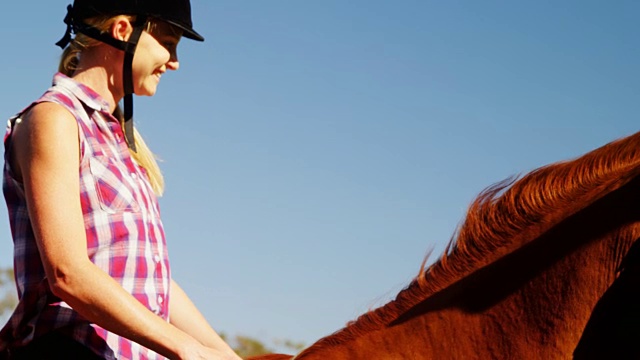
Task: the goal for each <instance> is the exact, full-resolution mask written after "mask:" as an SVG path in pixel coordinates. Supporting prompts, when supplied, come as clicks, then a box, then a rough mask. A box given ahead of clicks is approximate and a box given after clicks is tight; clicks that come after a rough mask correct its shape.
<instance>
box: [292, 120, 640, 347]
mask: <svg viewBox="0 0 640 360" xmlns="http://www.w3.org/2000/svg"><path fill="white" fill-rule="evenodd" d="M638 174H640V132H638V133H635V134H633V135H631V136H628V137H625V138H621V139H618V140H616V141H613V142H611V143H609V144H606V145H604V146H602V147H600V148H597V149H595V150H592V151H590V152H588V153H586V154H584V155H582V156H580V157H578V158H575V159H573V160H568V161H562V162H557V163H553V164H550V165H546V166H543V167H540V168H537V169H535V170H533V171H531V172H529V173H528V174H526V175H524V176H522V177H521V178H518V177H517V176H515V177H510V178H507V179H506V180H503V181H501V182H498V183H496V184H494V185H492V186H490V187H488V188H486V189H485V190H483V191H482V192H481V193H480V194H479V195H478V197H477V198H476V199H475V200H474V201H473V202H472V203H471V205H470V206H469V209H468V211H467V215H466V217H465V219H464V221H463V222H462V223H461V225H460V226H459V227H458V229H457V230H456V231H455V232H454V234H453V236H452V237H451V239H450V241H449V244H448V245H447V247H446V250H445V252H444V254H443V255H442V256H441V257H440V258H439V259H438V260H437V261H435V262H434V263H433V264H432V265H431V266H429V267H428V268H426V269H425V262H426V259H425V261H424V262H423V264H422V266H421V268H420V273H419V274H418V276H417V277H416V278H415V279H414V280H413V281H412V282H411V283H410V284H409V285H408V286H407V287H406V288H405V289H404V290H402V291H400V293H399V294H398V295H397V296H396V298H395V299H394V300H392V301H390V302H389V303H387V304H386V305H384V306H382V307H380V308H377V309H374V310H372V311H369V312H367V313H365V314H363V315H361V316H360V317H358V318H357V319H356V320H355V321H352V322H350V323H349V324H347V326H346V327H344V328H343V329H341V330H338V331H337V332H335V333H333V334H332V335H329V336H327V337H325V338H322V339H320V340H318V341H317V342H316V343H315V344H313V345H311V346H310V347H309V348H307V349H306V350H304V351H303V352H301V353H300V354H299V355H298V356H299V357H302V356H303V355H305V354H307V353H310V352H314V351H316V350H318V349H319V348H323V347H330V346H335V345H339V344H342V343H344V342H346V341H349V340H351V339H354V338H356V337H358V336H361V335H363V334H365V333H368V332H371V331H374V330H378V329H381V328H383V327H385V326H387V325H388V324H390V323H391V322H393V321H394V320H396V319H397V318H398V317H399V316H400V315H402V314H403V313H405V312H406V311H408V310H409V309H411V308H412V307H413V306H415V305H417V304H418V303H420V302H421V301H423V300H425V299H426V298H427V297H429V296H431V295H433V294H435V293H436V292H438V291H440V290H443V289H445V288H446V287H448V286H450V285H452V284H453V283H455V282H456V281H458V280H460V279H462V278H463V277H465V276H467V275H469V274H471V273H472V272H473V271H476V270H478V269H480V268H482V267H483V266H485V265H488V264H490V263H491V262H494V261H496V260H497V259H498V258H500V257H502V256H504V255H507V254H508V253H510V252H512V251H513V250H515V249H517V248H518V247H520V246H522V245H524V244H526V243H528V242H531V241H533V240H535V239H536V238H538V237H540V236H541V235H543V234H544V233H545V232H546V231H548V230H549V229H551V228H552V227H553V226H555V225H557V224H558V223H560V222H561V221H563V220H564V219H567V218H568V217H569V216H571V215H573V214H575V213H577V212H578V211H580V210H582V209H584V208H586V207H588V206H589V205H590V204H592V203H593V202H594V201H596V200H598V199H600V198H602V197H604V196H605V195H607V194H609V193H611V192H612V191H614V190H616V189H618V188H620V187H621V186H623V185H624V184H626V183H628V182H629V181H630V180H631V179H633V178H634V177H635V176H637V175H638Z"/></svg>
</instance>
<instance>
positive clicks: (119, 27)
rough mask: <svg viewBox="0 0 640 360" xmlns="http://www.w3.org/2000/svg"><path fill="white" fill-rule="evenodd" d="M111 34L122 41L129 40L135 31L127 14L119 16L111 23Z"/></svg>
mask: <svg viewBox="0 0 640 360" xmlns="http://www.w3.org/2000/svg"><path fill="white" fill-rule="evenodd" d="M110 31H111V36H113V38H114V39H118V40H121V41H127V40H129V36H131V33H132V32H133V25H131V22H130V21H129V18H127V17H126V16H122V15H121V16H117V17H116V18H115V19H114V22H113V24H112V25H111V29H110Z"/></svg>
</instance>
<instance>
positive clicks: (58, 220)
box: [0, 0, 239, 359]
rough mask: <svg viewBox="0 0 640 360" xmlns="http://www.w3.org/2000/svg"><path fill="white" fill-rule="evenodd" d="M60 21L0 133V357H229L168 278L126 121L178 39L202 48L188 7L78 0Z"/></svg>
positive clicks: (150, 194)
mask: <svg viewBox="0 0 640 360" xmlns="http://www.w3.org/2000/svg"><path fill="white" fill-rule="evenodd" d="M65 23H66V24H67V32H66V34H65V36H64V38H63V39H62V40H60V41H59V42H58V45H60V46H61V47H63V48H64V49H65V50H64V53H63V56H62V60H61V64H60V72H59V73H58V74H56V75H55V77H54V84H53V87H51V88H50V89H49V90H48V91H47V92H46V93H45V94H44V95H43V96H42V97H41V98H40V99H38V100H36V101H35V102H34V103H33V104H31V105H30V106H28V107H27V108H26V109H25V110H23V111H22V112H20V113H19V114H18V115H17V116H16V117H14V118H12V119H11V120H10V126H9V127H8V130H7V134H6V136H5V168H4V184H3V190H4V194H5V199H6V202H7V207H8V210H9V217H10V224H11V230H12V236H13V240H14V268H15V274H16V283H17V286H18V295H19V298H20V301H19V304H18V306H17V308H16V310H15V312H14V314H13V315H12V317H11V318H10V320H9V322H8V323H7V325H6V326H5V328H4V329H2V331H1V332H0V354H2V355H0V358H2V357H4V358H9V359H161V358H164V357H167V358H172V359H174V358H175V359H239V357H238V356H237V355H236V354H235V353H234V352H233V351H232V350H231V349H230V347H229V346H228V345H227V344H226V343H225V342H224V341H223V340H222V339H221V338H220V337H219V336H218V335H217V334H216V332H215V331H214V330H213V329H212V328H211V327H210V326H209V324H208V323H207V322H206V320H205V319H204V317H203V316H202V315H201V313H200V312H199V311H198V310H197V309H196V307H195V306H194V305H193V303H192V302H191V301H190V300H189V298H188V297H187V295H186V294H185V293H184V292H183V291H182V289H181V288H180V287H179V286H178V285H177V284H176V283H175V281H173V280H172V279H171V273H170V267H169V262H168V256H167V250H166V244H165V239H164V232H163V228H162V223H161V221H160V217H159V210H158V204H157V199H156V195H160V194H161V193H162V190H163V181H162V176H161V174H160V172H159V170H158V167H157V164H156V162H155V160H154V156H153V154H152V153H151V152H150V151H149V149H148V148H147V146H146V145H145V144H144V142H143V141H142V140H141V139H140V137H139V136H138V134H137V132H136V131H135V130H134V128H133V124H132V122H133V120H132V114H133V111H132V109H133V107H132V106H133V103H132V95H133V94H136V95H147V96H151V95H153V94H154V93H155V92H156V88H157V86H158V83H159V81H160V79H161V76H162V74H163V73H164V72H166V71H167V70H177V69H178V66H179V63H178V58H177V55H176V47H177V45H178V41H179V40H180V38H181V36H184V37H187V38H190V39H194V40H199V41H202V40H204V39H203V38H202V36H200V35H199V34H198V33H197V32H196V31H195V30H193V28H192V24H191V10H190V4H189V0H137V1H136V0H118V1H115V0H75V2H74V4H73V6H71V5H70V6H69V7H68V13H67V16H66V18H65ZM72 34H75V35H76V36H75V38H74V39H72V37H71V35H72ZM121 99H124V105H125V108H124V114H122V112H121V111H120V109H119V107H118V102H119V101H120V100H121ZM123 115H124V116H123Z"/></svg>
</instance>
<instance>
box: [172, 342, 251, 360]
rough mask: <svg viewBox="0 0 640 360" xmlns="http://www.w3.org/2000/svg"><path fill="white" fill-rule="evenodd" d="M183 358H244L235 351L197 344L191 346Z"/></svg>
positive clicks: (206, 359)
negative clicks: (225, 350)
mask: <svg viewBox="0 0 640 360" xmlns="http://www.w3.org/2000/svg"><path fill="white" fill-rule="evenodd" d="M181 359H182V360H242V358H241V357H239V356H238V355H236V354H235V353H234V352H233V351H231V352H224V351H220V350H217V349H212V348H208V347H206V346H202V345H199V346H196V347H194V348H191V349H190V351H188V352H187V353H186V354H185V355H184V356H182V357H181Z"/></svg>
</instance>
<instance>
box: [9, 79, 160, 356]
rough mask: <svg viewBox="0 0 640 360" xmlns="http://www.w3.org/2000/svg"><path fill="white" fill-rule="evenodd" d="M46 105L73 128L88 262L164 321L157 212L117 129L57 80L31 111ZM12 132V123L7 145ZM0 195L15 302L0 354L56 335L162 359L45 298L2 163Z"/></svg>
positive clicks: (22, 207) (22, 206) (86, 94)
mask: <svg viewBox="0 0 640 360" xmlns="http://www.w3.org/2000/svg"><path fill="white" fill-rule="evenodd" d="M45 101H48V102H54V103H57V104H60V105H62V106H64V107H65V108H67V109H68V110H69V111H70V112H71V113H72V114H74V115H75V117H76V120H77V122H78V129H79V138H80V153H81V161H80V168H79V169H78V175H79V177H80V189H79V190H80V201H81V203H82V213H83V215H84V223H85V230H86V234H87V255H88V256H89V259H91V261H92V262H93V263H94V264H96V265H97V266H98V267H99V268H101V269H102V270H104V271H105V272H106V273H108V274H109V275H111V277H113V278H114V279H115V280H116V281H117V282H119V283H120V285H122V287H123V288H124V289H125V290H126V291H127V292H129V293H130V294H132V295H133V296H134V297H135V298H136V299H137V300H138V301H140V302H141V303H142V304H143V305H144V306H146V307H147V308H148V309H149V310H151V311H153V312H154V313H156V314H157V315H158V316H160V317H162V318H163V319H165V320H167V321H168V320H169V284H170V279H171V277H170V271H169V260H168V257H167V248H166V242H165V237H164V230H163V227H162V222H161V221H160V210H159V207H158V202H157V199H156V196H155V194H154V192H153V190H152V188H151V185H150V184H149V181H148V178H147V175H146V172H145V170H144V169H142V168H141V167H140V166H138V165H137V164H136V163H135V161H134V160H133V158H132V157H131V156H130V154H129V150H128V148H127V144H126V143H125V141H124V134H123V132H122V130H121V127H120V124H119V123H118V121H117V120H116V119H115V118H114V117H113V116H112V115H111V114H110V113H109V107H108V104H107V103H106V101H104V100H103V99H102V98H100V96H99V95H98V94H97V93H95V92H94V91H93V90H91V89H89V88H88V87H86V86H83V85H82V84H79V83H77V82H75V81H74V80H73V79H71V78H69V77H66V76H64V75H62V74H56V75H55V77H54V80H53V87H51V88H50V89H49V90H48V91H47V92H46V93H45V94H44V95H43V96H42V97H41V98H40V99H38V100H37V101H36V102H34V104H36V103H39V102H45ZM12 120H13V119H12ZM11 127H12V126H11V120H10V125H9V127H8V129H7V133H6V135H5V144H6V143H7V142H8V141H9V139H10V136H11ZM5 157H6V154H5ZM3 190H4V196H5V200H6V202H7V208H8V212H9V220H10V224H11V232H12V235H13V241H14V255H13V259H14V268H15V276H16V284H17V288H18V296H19V299H20V301H19V303H18V306H17V308H16V310H15V312H14V313H13V315H12V316H11V318H10V319H9V321H8V323H7V325H5V327H4V328H3V329H2V330H1V331H0V350H2V349H3V348H5V347H15V346H22V345H25V344H27V343H29V342H30V341H32V340H33V339H35V338H37V337H39V336H41V335H44V334H46V333H48V332H50V331H52V330H56V331H60V332H62V333H64V334H67V335H68V336H71V337H72V338H74V339H75V340H77V341H79V342H80V343H82V344H85V345H86V346H88V347H89V348H90V349H91V350H93V351H94V352H95V353H97V354H99V355H100V356H102V357H104V358H105V359H163V357H162V356H160V355H158V354H156V353H155V352H153V351H151V350H148V349H146V348H144V347H142V346H141V345H139V344H137V343H135V342H133V341H130V340H128V339H126V338H123V337H120V336H118V335H115V334H113V333H111V332H109V331H106V330H105V329H103V328H101V327H100V326H97V325H95V324H91V323H89V322H88V321H86V320H85V319H83V318H82V317H81V316H80V315H79V314H78V313H77V312H75V311H74V310H73V309H72V308H70V306H69V305H67V304H66V303H65V302H63V301H61V300H60V299H59V298H57V297H55V296H54V295H53V294H52V293H51V290H50V289H49V286H48V283H47V279H46V278H45V272H44V269H43V265H42V262H41V261H40V257H39V254H38V249H37V246H36V242H35V239H34V235H33V231H32V229H31V220H30V219H29V215H28V211H27V204H26V201H25V196H24V187H23V184H21V183H20V182H18V181H16V180H15V177H14V175H13V173H12V171H11V169H10V167H9V165H8V162H7V161H6V158H5V166H4V180H3Z"/></svg>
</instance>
